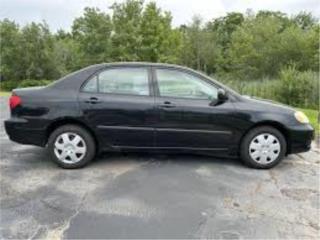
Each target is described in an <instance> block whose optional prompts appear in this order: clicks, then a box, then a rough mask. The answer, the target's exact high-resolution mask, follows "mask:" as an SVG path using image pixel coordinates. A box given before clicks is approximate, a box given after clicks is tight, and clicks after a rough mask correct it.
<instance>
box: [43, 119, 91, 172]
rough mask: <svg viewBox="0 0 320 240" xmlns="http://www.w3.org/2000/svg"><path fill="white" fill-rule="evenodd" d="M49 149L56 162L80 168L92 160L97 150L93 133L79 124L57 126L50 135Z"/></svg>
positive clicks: (62, 165)
mask: <svg viewBox="0 0 320 240" xmlns="http://www.w3.org/2000/svg"><path fill="white" fill-rule="evenodd" d="M48 150H49V151H50V155H51V157H52V159H53V161H54V162H56V163H57V164H58V165H59V166H60V167H63V168H69V169H71V168H80V167H83V166H84V165H86V164H87V163H88V162H90V161H91V160H92V159H93V158H94V156H95V152H96V146H95V141H94V139H93V137H92V135H91V134H90V133H89V132H88V131H87V130H85V129H84V128H82V127H80V126H77V125H70V124H68V125H64V126H61V127H59V128H57V129H56V130H55V131H54V132H53V133H52V134H51V135H50V137H49V141H48Z"/></svg>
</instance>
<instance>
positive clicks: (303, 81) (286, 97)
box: [219, 66, 319, 109]
mask: <svg viewBox="0 0 320 240" xmlns="http://www.w3.org/2000/svg"><path fill="white" fill-rule="evenodd" d="M318 74H319V73H315V72H311V71H305V72H300V71H298V70H296V68H295V67H294V66H291V67H287V68H283V69H282V70H281V72H280V74H279V78H278V79H269V78H265V79H262V80H250V79H248V80H242V81H241V80H231V79H230V78H229V79H226V78H224V79H222V80H221V79H219V80H220V81H222V82H223V83H225V84H226V85H227V86H230V87H231V88H233V89H234V90H236V91H237V92H239V93H240V94H243V95H249V96H256V97H259V98H265V99H271V100H275V101H278V102H281V103H285V104H288V105H292V106H295V107H302V108H310V109H319V75H318Z"/></svg>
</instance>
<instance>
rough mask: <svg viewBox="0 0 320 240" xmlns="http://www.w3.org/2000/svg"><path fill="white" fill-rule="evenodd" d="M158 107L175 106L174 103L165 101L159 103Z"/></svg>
mask: <svg viewBox="0 0 320 240" xmlns="http://www.w3.org/2000/svg"><path fill="white" fill-rule="evenodd" d="M159 107H160V108H174V107H176V105H174V104H173V103H171V102H169V101H165V102H163V103H162V104H160V105H159Z"/></svg>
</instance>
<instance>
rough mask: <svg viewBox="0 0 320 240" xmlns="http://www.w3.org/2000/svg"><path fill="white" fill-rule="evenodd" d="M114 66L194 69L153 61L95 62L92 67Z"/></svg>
mask: <svg viewBox="0 0 320 240" xmlns="http://www.w3.org/2000/svg"><path fill="white" fill-rule="evenodd" d="M98 66H99V67H112V66H123V67H125V66H145V67H170V68H179V69H186V70H187V69H188V70H192V71H194V70H193V69H191V68H188V67H184V66H180V65H176V64H170V63H153V62H111V63H100V64H94V65H91V66H88V67H89V68H90V67H98Z"/></svg>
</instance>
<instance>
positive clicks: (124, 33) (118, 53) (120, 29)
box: [111, 0, 143, 61]
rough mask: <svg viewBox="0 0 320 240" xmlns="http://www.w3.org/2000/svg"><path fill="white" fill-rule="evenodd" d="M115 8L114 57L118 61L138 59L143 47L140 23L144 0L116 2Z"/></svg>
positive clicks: (113, 19) (113, 20) (113, 7)
mask: <svg viewBox="0 0 320 240" xmlns="http://www.w3.org/2000/svg"><path fill="white" fill-rule="evenodd" d="M111 9H112V10H113V15H112V22H113V36H112V43H113V55H112V56H113V59H114V60H116V61H138V60H140V59H139V54H138V53H139V52H140V50H141V47H142V36H141V32H140V24H141V18H142V10H143V1H137V0H127V1H126V2H124V3H114V4H113V6H112V7H111Z"/></svg>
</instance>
